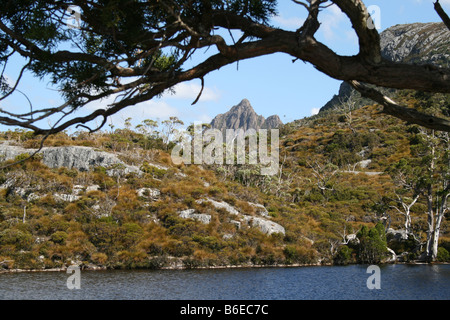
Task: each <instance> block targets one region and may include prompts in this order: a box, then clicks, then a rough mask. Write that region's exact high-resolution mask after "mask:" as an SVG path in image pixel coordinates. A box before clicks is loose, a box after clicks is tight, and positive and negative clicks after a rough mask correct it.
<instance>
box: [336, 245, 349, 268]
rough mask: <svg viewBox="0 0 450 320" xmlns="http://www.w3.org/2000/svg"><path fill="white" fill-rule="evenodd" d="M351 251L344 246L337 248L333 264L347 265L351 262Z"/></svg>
mask: <svg viewBox="0 0 450 320" xmlns="http://www.w3.org/2000/svg"><path fill="white" fill-rule="evenodd" d="M352 253H353V250H352V249H351V248H349V247H348V246H346V245H343V246H341V247H340V248H339V250H338V252H337V253H336V255H335V256H334V258H333V262H334V264H337V265H347V264H349V263H352V262H353V256H352Z"/></svg>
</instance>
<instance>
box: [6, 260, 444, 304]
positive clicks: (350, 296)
mask: <svg viewBox="0 0 450 320" xmlns="http://www.w3.org/2000/svg"><path fill="white" fill-rule="evenodd" d="M367 267H368V266H363V265H356V266H355V265H352V266H342V267H340V266H330V267H328V266H326V267H325V266H324V267H295V268H294V267H292V268H241V269H238V268H236V269H206V270H111V271H81V274H80V275H81V279H80V286H81V288H80V289H79V290H77V289H73V290H70V289H68V287H67V279H68V278H69V277H70V276H71V274H67V273H65V272H26V273H4V274H0V299H8V300H12V299H16V300H19V299H20V300H23V299H27V300H45V299H52V300H72V299H77V300H79V299H83V300H84V299H86V300H114V299H117V300H118V299H120V300H154V299H157V300H180V299H181V300H324V299H326V300H355V299H356V300H369V299H370V300H373V299H380V300H404V299H406V300H412V299H413V300H416V299H417V300H419V299H420V300H448V299H450V265H386V266H381V288H380V289H372V290H370V289H368V287H367V279H368V277H370V276H371V274H370V273H367Z"/></svg>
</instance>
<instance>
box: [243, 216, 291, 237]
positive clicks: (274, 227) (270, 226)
mask: <svg viewBox="0 0 450 320" xmlns="http://www.w3.org/2000/svg"><path fill="white" fill-rule="evenodd" d="M243 219H244V220H245V221H246V222H247V223H248V224H249V225H251V226H252V227H255V228H258V229H259V230H261V232H262V233H264V234H267V235H271V234H273V233H281V234H283V235H284V234H285V233H286V231H285V229H284V228H283V227H282V226H281V225H279V224H278V223H275V222H273V221H270V220H266V219H263V218H259V217H253V216H247V215H245V216H243Z"/></svg>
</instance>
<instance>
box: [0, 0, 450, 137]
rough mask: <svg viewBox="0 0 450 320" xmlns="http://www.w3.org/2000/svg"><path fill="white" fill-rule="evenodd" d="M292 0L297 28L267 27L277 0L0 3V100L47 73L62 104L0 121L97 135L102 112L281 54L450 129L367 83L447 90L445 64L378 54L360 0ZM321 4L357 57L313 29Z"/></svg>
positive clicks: (408, 116)
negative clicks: (333, 14)
mask: <svg viewBox="0 0 450 320" xmlns="http://www.w3.org/2000/svg"><path fill="white" fill-rule="evenodd" d="M294 2H295V3H297V4H298V5H301V6H303V7H304V8H305V9H306V10H307V12H308V17H307V19H306V20H305V22H304V23H303V25H301V26H300V25H299V28H298V29H297V30H296V31H287V30H282V29H278V28H275V27H272V26H270V25H269V18H270V17H271V16H273V15H275V14H276V8H277V1H276V0H228V1H223V0H191V1H186V0H157V1H137V0H135V1H128V0H127V1H125V0H115V1H106V0H98V1H94V0H92V1H78V0H75V1H29V0H18V1H8V0H4V1H0V7H1V8H2V9H1V11H0V18H1V19H0V67H1V70H2V73H1V77H0V90H1V91H2V97H1V98H0V99H1V100H3V99H6V98H7V97H8V96H9V95H11V94H12V93H13V92H14V91H15V90H16V89H17V86H18V83H19V82H20V80H21V78H22V75H23V74H24V72H25V71H31V72H32V73H33V74H34V75H35V76H37V77H40V78H44V77H46V78H49V79H50V80H51V82H52V83H53V84H54V85H56V86H58V88H59V89H60V91H61V95H62V96H63V97H64V101H65V102H64V103H63V104H62V105H60V106H58V107H48V108H45V107H44V108H41V109H35V108H33V107H32V108H31V110H30V111H29V112H26V113H14V112H11V111H7V110H3V109H0V113H1V114H0V123H1V124H4V125H10V126H20V127H22V128H27V129H30V130H33V131H34V132H35V133H36V134H43V135H49V134H52V133H56V132H60V131H63V130H65V129H67V128H68V127H70V126H73V125H78V126H83V127H85V128H88V129H89V130H90V131H95V130H98V129H99V128H101V127H102V126H103V125H104V124H105V123H106V120H107V118H108V117H109V116H110V115H113V114H115V113H117V112H119V111H120V110H122V109H124V108H126V107H129V106H132V105H135V104H137V103H139V102H143V101H147V100H150V99H152V98H154V97H157V96H160V95H161V94H162V93H163V92H165V91H166V90H170V88H172V87H173V86H174V85H176V84H178V83H181V82H184V81H189V80H193V79H200V80H201V82H202V85H203V84H204V80H203V78H204V76H205V75H206V74H208V73H209V72H211V71H214V70H218V69H220V68H221V67H223V66H225V65H228V64H231V63H234V62H236V61H239V60H243V59H249V58H253V57H257V56H262V55H267V54H272V53H276V52H283V53H286V54H288V55H291V56H292V57H293V58H295V59H300V60H302V61H305V62H310V63H311V64H312V65H314V66H315V67H316V68H317V69H318V70H319V71H321V72H323V73H325V74H327V75H328V76H330V77H332V78H335V79H339V80H343V81H348V82H349V83H351V84H352V85H353V87H354V88H356V89H357V90H358V91H360V92H361V93H362V94H363V95H365V96H367V97H370V98H372V99H373V100H375V101H376V102H378V103H379V104H381V105H383V107H384V110H383V111H384V112H385V113H388V114H391V115H393V116H396V117H398V118H401V119H403V120H406V121H410V122H413V123H417V124H420V125H423V126H426V127H429V128H433V129H438V130H444V131H450V122H449V121H448V120H446V119H442V118H436V117H433V116H429V115H425V114H423V113H420V112H418V111H417V110H414V109H411V108H405V107H403V106H400V105H398V104H396V103H395V102H393V101H392V100H390V99H389V98H387V97H385V96H383V95H382V94H380V93H379V92H378V91H376V90H374V89H369V88H368V87H367V86H366V84H373V85H376V86H382V87H388V88H396V89H414V90H421V91H428V92H441V93H450V81H449V79H450V69H448V68H437V67H431V66H428V65H425V66H424V65H420V66H419V65H408V64H404V63H398V62H390V61H387V60H385V59H383V58H382V56H381V52H380V51H381V49H380V36H379V34H378V31H377V30H376V29H375V28H373V27H371V25H373V23H372V24H371V23H369V22H371V21H372V20H371V17H370V15H369V13H368V11H367V9H366V6H365V5H364V3H363V1H361V0H333V1H326V0H308V1H297V0H295V1H294ZM329 5H336V6H338V7H339V8H340V9H341V10H342V11H343V12H344V14H345V15H346V16H347V17H348V18H349V20H350V22H351V24H352V26H353V28H354V30H355V31H356V34H357V36H358V39H359V48H360V51H359V53H358V54H357V55H355V56H341V55H338V54H337V53H335V52H334V51H332V50H331V49H330V48H328V47H327V46H326V45H325V44H323V43H321V42H319V41H318V40H317V39H316V38H315V37H314V35H315V33H316V32H317V30H318V29H319V27H320V24H319V22H318V16H319V14H320V12H321V10H322V9H323V8H325V7H326V6H329ZM75 8H77V10H79V11H76V10H75ZM439 8H440V5H439V2H438V1H437V2H436V11H437V13H439V15H440V16H441V17H443V20H444V22H445V16H446V14H445V12H443V10H438V9H439ZM440 9H442V8H440ZM447 18H448V17H447ZM68 21H75V25H72V24H70V23H68ZM220 29H222V30H225V31H226V30H239V31H241V32H242V37H241V38H239V39H233V40H232V41H228V42H227V41H226V40H225V38H224V37H222V36H220V32H219V31H218V30H220ZM208 47H215V48H216V49H217V52H216V53H214V54H212V55H209V56H206V57H205V58H204V60H203V61H201V62H200V63H198V64H197V65H194V66H191V65H188V63H187V62H188V60H189V58H190V57H191V56H192V55H193V54H194V53H195V52H196V51H197V50H199V49H205V48H208ZM17 55H19V56H21V57H22V58H23V59H24V60H23V61H24V63H23V66H22V69H21V71H20V73H19V75H18V77H17V79H16V81H15V83H14V84H9V83H8V81H7V79H6V77H5V76H4V71H5V68H6V65H7V64H8V62H10V61H11V60H12V58H13V57H15V56H17ZM200 95H201V92H200V93H199V96H200ZM110 96H114V97H116V98H115V100H114V103H112V104H110V105H108V106H107V107H106V108H104V109H96V110H94V111H92V112H91V113H89V114H88V115H86V116H79V117H71V115H73V113H74V111H75V110H79V109H80V108H82V107H83V106H85V105H86V104H88V103H90V102H93V101H97V100H100V99H102V98H106V97H110ZM53 115H58V116H59V120H58V121H56V123H55V124H54V125H52V126H51V127H50V128H48V127H41V126H39V121H40V120H43V119H46V118H48V117H50V116H53ZM94 119H101V120H102V121H101V124H100V126H98V127H96V128H91V127H87V125H86V124H88V123H89V122H90V121H92V120H94Z"/></svg>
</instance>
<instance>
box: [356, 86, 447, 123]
mask: <svg viewBox="0 0 450 320" xmlns="http://www.w3.org/2000/svg"><path fill="white" fill-rule="evenodd" d="M350 84H351V86H352V87H353V88H354V89H356V90H357V91H358V92H359V93H360V94H361V95H362V96H363V97H366V98H369V99H372V100H373V101H375V102H377V103H379V104H380V105H382V106H383V111H382V113H385V114H388V115H391V116H394V117H396V118H399V119H401V120H404V121H407V122H409V123H414V124H418V125H421V126H423V127H425V128H429V129H435V130H440V131H447V132H450V121H449V120H446V119H442V118H438V117H434V116H432V115H429V114H425V113H422V112H419V111H417V110H415V109H411V108H407V107H404V106H401V105H399V104H397V103H396V102H395V101H393V100H392V99H390V98H389V97H387V96H385V95H383V94H382V93H381V92H379V91H378V90H376V89H374V88H370V87H368V86H367V85H364V84H362V83H359V82H358V81H350Z"/></svg>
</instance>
